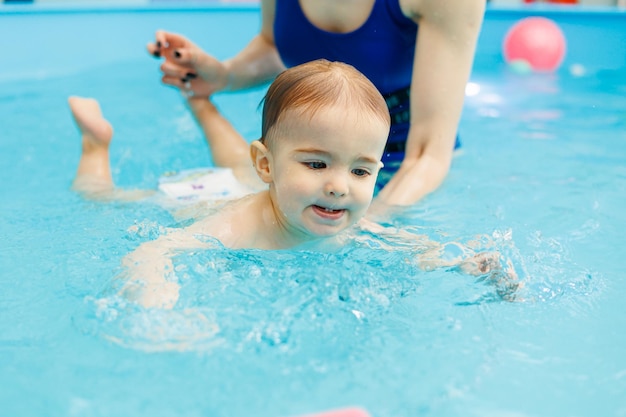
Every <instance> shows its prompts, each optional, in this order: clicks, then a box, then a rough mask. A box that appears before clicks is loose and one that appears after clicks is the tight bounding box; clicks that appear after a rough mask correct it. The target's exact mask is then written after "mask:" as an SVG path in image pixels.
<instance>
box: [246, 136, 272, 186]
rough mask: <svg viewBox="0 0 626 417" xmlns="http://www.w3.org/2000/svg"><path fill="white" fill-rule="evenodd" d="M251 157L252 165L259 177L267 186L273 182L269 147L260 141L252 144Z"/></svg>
mask: <svg viewBox="0 0 626 417" xmlns="http://www.w3.org/2000/svg"><path fill="white" fill-rule="evenodd" d="M250 157H251V158H252V165H253V166H254V169H255V170H256V173H257V175H258V176H259V178H260V179H261V181H263V182H264V183H266V184H269V183H271V182H272V169H271V166H270V165H271V164H270V158H271V155H270V151H269V149H267V146H265V145H263V144H262V143H261V142H260V141H258V140H255V141H254V142H252V143H251V144H250Z"/></svg>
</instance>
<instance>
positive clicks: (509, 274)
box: [459, 252, 522, 301]
mask: <svg viewBox="0 0 626 417" xmlns="http://www.w3.org/2000/svg"><path fill="white" fill-rule="evenodd" d="M459 270H461V271H462V272H465V273H466V274H471V275H474V276H478V277H481V279H480V280H481V281H483V280H486V281H488V282H489V283H491V284H493V285H495V288H496V292H497V293H498V295H499V296H500V297H501V298H502V299H504V300H507V301H513V300H514V299H515V292H516V291H517V290H518V289H520V288H521V287H522V283H521V282H520V281H519V277H518V276H517V273H516V272H515V268H514V267H513V264H512V263H511V261H510V260H507V262H506V267H505V266H504V265H503V264H502V262H501V257H500V254H499V253H498V252H483V253H479V254H476V255H474V256H472V257H471V258H469V259H466V260H464V261H463V262H461V263H460V264H459Z"/></svg>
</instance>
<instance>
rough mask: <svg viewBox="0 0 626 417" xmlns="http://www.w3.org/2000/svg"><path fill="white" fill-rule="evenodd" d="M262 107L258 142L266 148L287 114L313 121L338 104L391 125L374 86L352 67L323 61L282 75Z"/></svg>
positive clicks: (381, 99) (272, 87)
mask: <svg viewBox="0 0 626 417" xmlns="http://www.w3.org/2000/svg"><path fill="white" fill-rule="evenodd" d="M262 103H263V119H262V124H261V139H260V140H261V142H263V143H264V144H265V145H266V146H268V147H270V146H271V142H272V134H273V133H274V131H275V129H276V127H278V125H279V124H280V123H281V121H282V118H283V116H284V114H285V112H287V111H288V110H295V111H297V112H298V113H297V114H299V115H307V116H308V117H313V115H315V113H316V112H317V111H318V110H320V109H322V108H325V107H330V106H333V105H337V104H339V105H342V106H343V107H345V108H346V109H351V111H352V110H356V111H358V112H362V113H365V115H366V116H370V117H376V118H378V119H380V120H381V121H382V122H384V123H386V124H388V125H391V119H390V116H389V110H388V108H387V104H386V103H385V99H384V98H383V96H382V95H381V94H380V92H379V91H378V90H377V89H376V87H375V86H374V84H372V82H371V81H370V80H368V79H367V78H366V77H365V76H364V75H363V74H361V72H359V71H358V70H357V69H355V68H354V67H353V66H351V65H348V64H344V63H341V62H330V61H327V60H325V59H319V60H316V61H310V62H307V63H305V64H302V65H298V66H295V67H292V68H290V69H288V70H286V71H284V72H282V73H281V74H280V75H278V77H276V79H275V80H274V82H273V83H272V85H271V86H270V87H269V89H268V91H267V94H265V98H264V99H263V102H262Z"/></svg>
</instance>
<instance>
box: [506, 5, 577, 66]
mask: <svg viewBox="0 0 626 417" xmlns="http://www.w3.org/2000/svg"><path fill="white" fill-rule="evenodd" d="M503 50H504V59H505V60H506V62H507V63H509V64H512V65H516V66H520V65H522V66H528V67H530V69H532V70H534V71H548V72H549V71H555V70H556V69H558V68H559V66H560V65H561V62H563V57H564V56H565V36H564V35H563V32H562V31H561V29H560V28H559V27H558V26H557V24H556V23H554V22H553V21H552V20H550V19H546V18H545V17H527V18H525V19H522V20H520V21H519V22H517V23H516V24H515V25H513V27H512V28H511V29H510V30H509V31H508V33H507V34H506V37H505V38H504V45H503Z"/></svg>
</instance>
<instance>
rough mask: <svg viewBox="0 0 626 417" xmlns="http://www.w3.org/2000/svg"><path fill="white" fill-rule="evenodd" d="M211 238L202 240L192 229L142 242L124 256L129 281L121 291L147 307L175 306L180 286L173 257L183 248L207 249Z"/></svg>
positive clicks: (123, 262)
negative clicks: (176, 277) (175, 274)
mask: <svg viewBox="0 0 626 417" xmlns="http://www.w3.org/2000/svg"><path fill="white" fill-rule="evenodd" d="M213 246H214V244H212V243H211V242H210V241H207V242H204V241H202V240H200V236H199V235H197V234H194V233H193V231H192V229H191V228H185V229H175V230H174V231H172V232H169V233H168V234H166V235H163V236H160V237H159V238H158V239H156V240H153V241H150V242H145V243H142V244H141V245H140V246H139V247H138V248H137V249H135V250H134V251H133V252H131V253H129V254H128V255H126V256H125V257H124V259H122V266H123V267H124V268H125V269H126V271H125V272H126V274H127V276H126V278H127V280H126V282H125V283H124V284H123V286H122V289H121V291H120V292H121V294H122V295H123V296H124V297H126V298H128V299H130V300H131V301H135V302H137V303H139V304H141V305H142V306H143V307H146V308H168V309H169V308H172V307H174V305H175V304H176V302H177V301H178V291H179V285H178V282H177V281H176V279H175V276H174V265H173V262H172V257H174V256H175V255H176V254H177V253H178V252H179V251H181V250H188V249H207V248H210V247H213Z"/></svg>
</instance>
